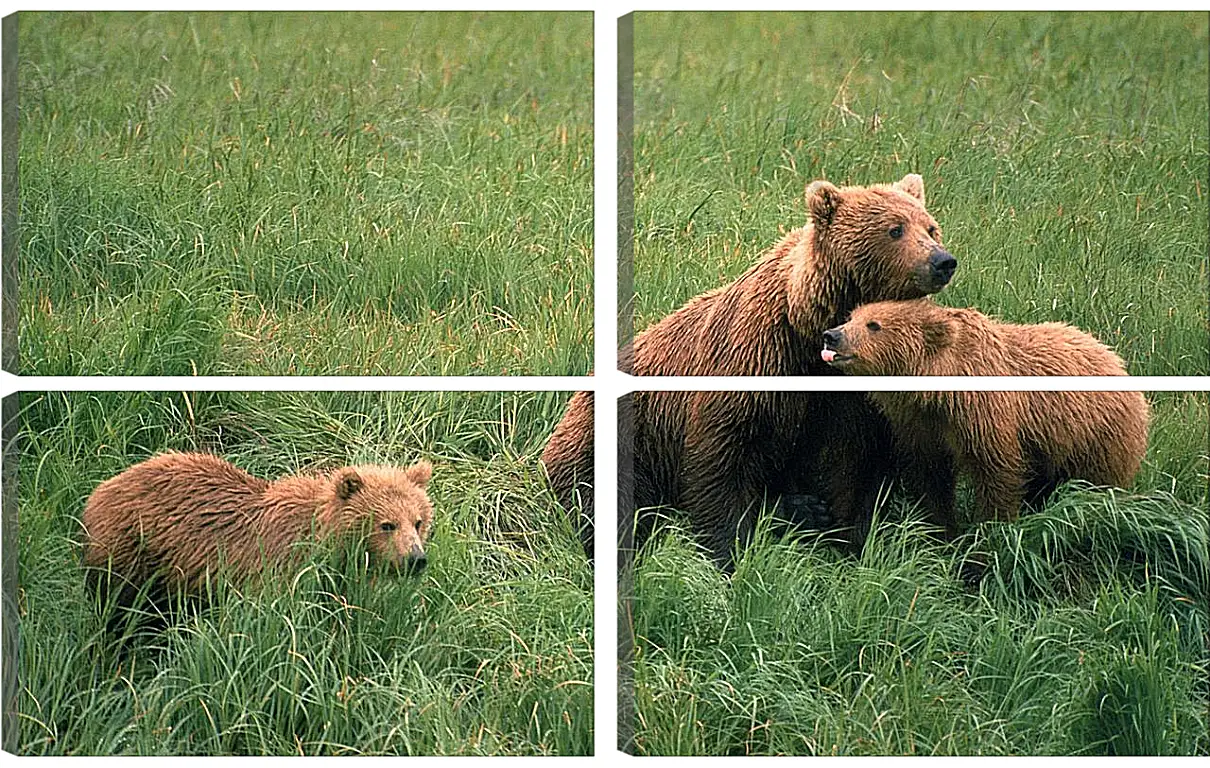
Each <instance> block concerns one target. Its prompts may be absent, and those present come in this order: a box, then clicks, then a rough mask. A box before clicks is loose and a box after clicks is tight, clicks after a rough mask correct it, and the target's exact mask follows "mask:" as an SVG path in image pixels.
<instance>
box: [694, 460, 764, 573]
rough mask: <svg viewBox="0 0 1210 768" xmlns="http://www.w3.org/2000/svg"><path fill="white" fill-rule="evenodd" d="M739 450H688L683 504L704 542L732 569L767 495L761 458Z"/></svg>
mask: <svg viewBox="0 0 1210 768" xmlns="http://www.w3.org/2000/svg"><path fill="white" fill-rule="evenodd" d="M734 453H735V452H734V451H733V450H730V449H723V450H718V449H716V450H715V451H712V450H711V447H710V446H709V445H698V446H696V449H695V450H691V451H687V452H686V455H685V457H684V464H683V472H684V475H683V478H684V479H683V484H684V485H683V488H684V490H683V495H682V500H681V506H682V508H683V509H684V511H685V512H686V513H687V514H688V515H689V519H690V522H691V524H692V526H693V530H694V533H695V534H697V536H698V539H699V540H700V541H701V543H702V545H703V546H704V547H705V548H706V550H707V551H708V552H709V553H710V555H711V557H713V558H714V561H715V562H716V563H717V564H718V566H719V568H721V569H722V570H723V571H725V572H727V573H731V572H732V571H733V570H734V569H735V555H736V553H737V552H738V549H739V548H740V547H742V546H744V545H745V544H747V542H748V540H749V539H751V537H752V532H753V531H754V530H755V523H756V516H757V514H758V513H759V512H760V501H761V499H762V497H763V494H762V489H763V483H762V482H761V479H762V477H763V472H762V471H761V468H760V467H759V466H754V464H756V463H757V461H758V460H757V459H756V458H755V457H751V456H736V455H734ZM729 454H730V455H729Z"/></svg>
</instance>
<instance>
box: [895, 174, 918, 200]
mask: <svg viewBox="0 0 1210 768" xmlns="http://www.w3.org/2000/svg"><path fill="white" fill-rule="evenodd" d="M895 189H897V190H899V191H900V192H904V193H906V194H909V195H911V196H912V197H914V198H916V199H917V200H919V201H920V204H921V205H924V177H923V176H921V175H920V174H918V173H909V174H908V175H907V176H904V177H903V178H902V179H900V180H899V181H897V182H895Z"/></svg>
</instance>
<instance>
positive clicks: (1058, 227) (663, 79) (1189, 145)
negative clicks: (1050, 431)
mask: <svg viewBox="0 0 1210 768" xmlns="http://www.w3.org/2000/svg"><path fill="white" fill-rule="evenodd" d="M1208 23H1210V20H1208V19H1207V15H1206V14H1205V13H1200V12H1199V13H1129V14H1126V13H1120V14H1115V13H1056V14H1039V13H864V14H843V13H650V12H639V13H638V14H637V15H636V17H635V21H634V38H635V43H634V62H635V64H634V66H635V126H634V132H635V189H634V194H635V233H634V235H635V251H634V282H635V291H636V296H635V307H636V309H635V322H634V324H635V328H636V330H641V329H643V328H645V327H646V326H648V325H649V324H651V323H652V322H654V321H656V320H658V319H660V318H661V317H663V316H664V315H666V314H667V313H669V312H671V311H672V310H674V309H676V308H677V307H679V306H680V305H681V304H683V303H684V302H685V301H686V300H687V299H689V298H690V297H692V296H694V295H696V294H698V293H701V292H702V291H704V290H707V289H709V288H713V287H715V286H719V285H723V284H725V283H727V282H729V281H731V280H732V279H734V278H735V277H737V276H738V275H739V274H740V273H742V272H743V271H744V270H745V269H746V268H747V267H748V266H749V265H751V264H752V263H754V262H755V260H756V258H757V256H758V255H759V254H760V253H761V252H762V251H764V250H765V249H766V248H767V247H769V246H770V245H772V244H773V243H774V242H776V241H777V239H778V238H779V237H780V236H781V234H783V233H784V232H785V231H787V230H789V229H791V228H794V227H798V226H801V225H802V224H804V223H805V221H806V206H805V203H804V201H803V191H804V188H805V186H806V185H807V184H808V183H810V182H811V181H812V180H814V179H819V178H826V179H829V180H831V181H833V182H836V183H843V184H870V183H874V182H880V181H881V182H887V181H894V180H897V179H899V178H901V177H902V176H903V175H904V174H906V173H911V172H916V173H920V174H922V175H923V176H924V179H925V191H926V195H927V199H928V201H929V209H930V211H931V212H932V213H933V214H934V215H935V216H936V218H937V220H938V221H939V222H940V224H941V228H942V230H943V232H944V242H945V243H946V246H947V248H948V249H949V250H950V252H952V253H953V254H954V255H955V256H956V257H957V258H958V262H959V268H958V273H957V275H956V276H955V278H954V282H953V283H952V284H951V286H950V287H948V288H947V289H946V290H945V291H944V292H942V293H941V294H939V295H938V300H939V301H940V302H942V303H945V304H949V305H952V306H973V307H977V308H978V309H980V310H981V311H983V312H985V313H988V314H991V315H993V316H997V317H1000V318H1002V319H1004V320H1006V321H1010V322H1022V323H1035V322H1043V321H1051V320H1054V321H1063V322H1068V323H1072V324H1074V325H1076V326H1079V327H1080V328H1083V329H1085V330H1087V331H1089V332H1091V333H1093V334H1094V335H1096V336H1097V337H1099V338H1100V339H1101V340H1102V341H1104V342H1106V343H1108V344H1110V345H1111V346H1113V347H1114V348H1115V349H1116V350H1117V351H1118V352H1119V354H1121V356H1122V358H1123V359H1124V360H1125V361H1126V363H1127V368H1128V370H1129V371H1130V372H1131V373H1133V374H1135V375H1207V374H1208V373H1210V353H1208V352H1207V349H1208V347H1210V330H1208V327H1207V285H1208V280H1210V275H1208V274H1207V248H1208V243H1207V228H1206V220H1207V216H1208V215H1210V205H1208V203H1207V194H1208V193H1210V190H1207V189H1206V184H1207V179H1206V168H1207V164H1208V163H1210V138H1208V135H1207V134H1208V130H1210V128H1208V126H1210V106H1208V102H1210V96H1208V95H1207V94H1208V91H1210V74H1208V66H1210V65H1208V63H1207V59H1208V56H1210V54H1208V50H1210V33H1208V30H1207V27H1208Z"/></svg>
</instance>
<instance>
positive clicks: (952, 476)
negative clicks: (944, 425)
mask: <svg viewBox="0 0 1210 768" xmlns="http://www.w3.org/2000/svg"><path fill="white" fill-rule="evenodd" d="M899 460H900V463H901V466H902V470H901V478H902V479H903V485H904V488H905V489H906V490H907V492H908V494H909V495H910V496H911V497H912V498H913V499H919V500H921V501H922V502H923V505H924V509H925V511H926V512H927V513H928V517H929V520H930V521H931V522H932V523H933V524H934V525H938V526H941V528H942V529H943V530H944V531H945V535H946V537H947V538H951V539H952V538H954V537H956V536H957V535H958V533H959V526H958V509H957V502H956V500H955V487H956V485H957V471H956V469H955V467H954V456H953V454H952V453H950V452H949V450H948V449H947V448H945V447H944V446H942V445H925V444H920V443H918V442H917V443H913V444H911V445H904V446H902V450H901V451H900V453H899Z"/></svg>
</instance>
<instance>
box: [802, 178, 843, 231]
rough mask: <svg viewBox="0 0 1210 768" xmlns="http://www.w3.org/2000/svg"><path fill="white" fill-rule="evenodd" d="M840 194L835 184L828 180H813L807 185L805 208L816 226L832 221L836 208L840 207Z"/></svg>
mask: <svg viewBox="0 0 1210 768" xmlns="http://www.w3.org/2000/svg"><path fill="white" fill-rule="evenodd" d="M840 201H841V194H840V190H839V189H838V188H837V187H836V185H835V184H832V183H831V182H828V181H822V180H821V181H813V182H811V183H810V184H808V185H807V210H809V211H810V212H811V219H812V220H813V221H814V222H815V224H816V225H817V226H825V225H827V224H830V223H831V222H832V217H834V216H835V215H836V209H837V208H839V207H840Z"/></svg>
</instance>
